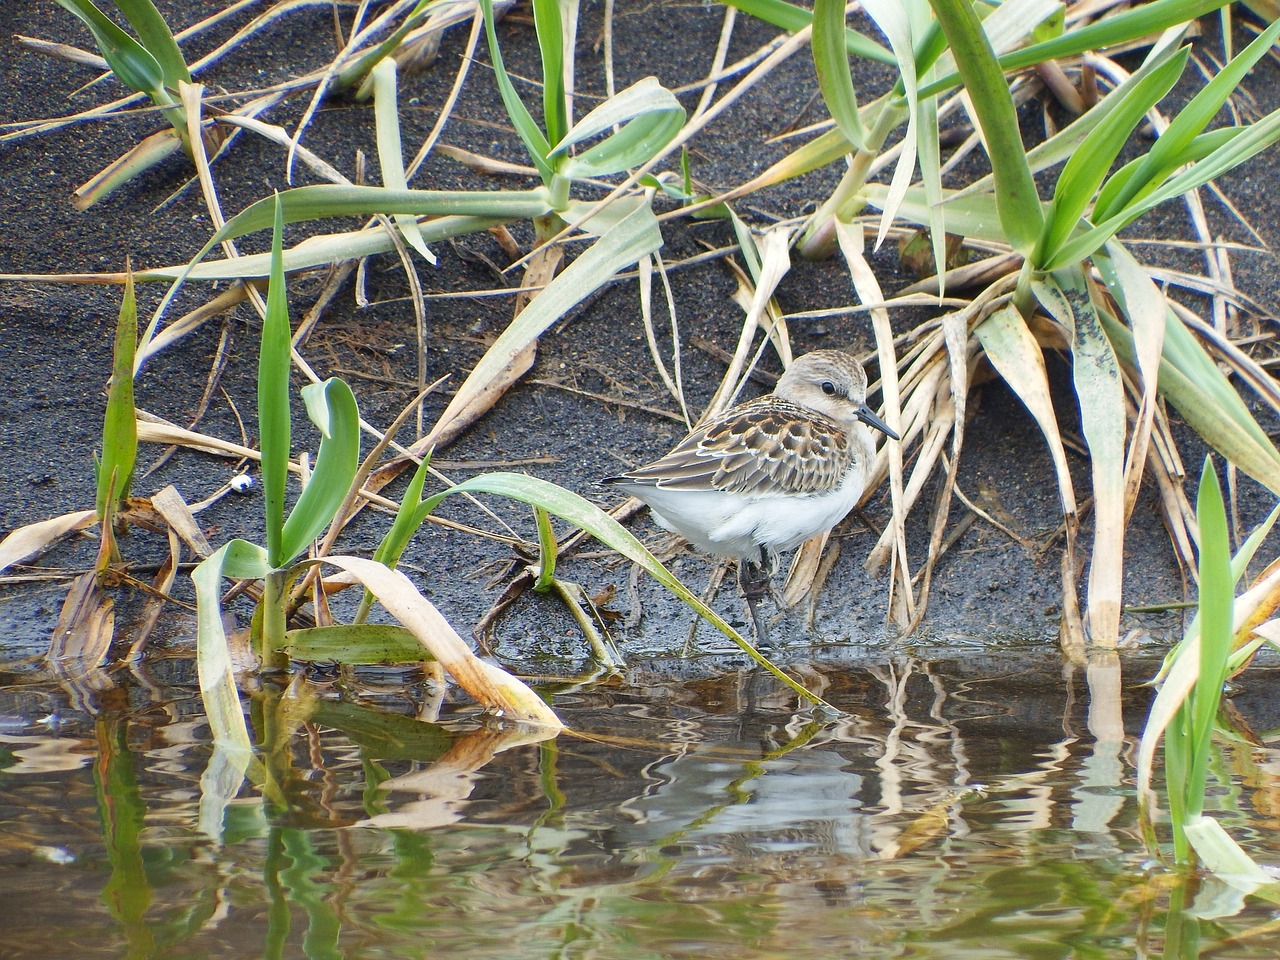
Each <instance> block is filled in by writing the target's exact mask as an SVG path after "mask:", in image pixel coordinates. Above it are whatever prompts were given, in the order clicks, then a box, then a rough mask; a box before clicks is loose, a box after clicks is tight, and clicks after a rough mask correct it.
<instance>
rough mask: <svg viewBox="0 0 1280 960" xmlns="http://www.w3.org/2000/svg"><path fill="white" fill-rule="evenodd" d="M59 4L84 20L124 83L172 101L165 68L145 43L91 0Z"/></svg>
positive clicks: (103, 53) (117, 75) (62, 0)
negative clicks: (167, 88)
mask: <svg viewBox="0 0 1280 960" xmlns="http://www.w3.org/2000/svg"><path fill="white" fill-rule="evenodd" d="M58 5H59V6H61V7H62V8H63V9H65V10H69V11H70V12H71V13H73V14H75V15H76V16H77V17H79V18H80V19H81V20H82V21H84V24H85V26H87V27H88V28H89V30H90V32H91V33H92V34H93V39H94V41H95V42H96V43H97V44H98V50H99V51H101V53H102V56H103V58H104V59H105V60H106V61H107V65H108V66H109V67H111V72H112V73H114V74H115V75H116V77H117V78H118V79H119V80H120V82H121V83H123V84H124V85H125V86H126V87H128V88H130V89H131V90H136V91H138V92H139V93H145V94H147V95H148V96H149V97H151V98H153V99H156V98H163V99H164V100H165V102H172V101H171V98H169V97H166V96H165V94H164V70H163V69H162V68H161V66H160V64H159V63H157V62H156V58H155V57H153V56H152V55H151V54H150V53H148V52H147V50H146V48H144V47H143V46H142V44H140V43H138V41H137V40H135V39H133V37H131V36H129V35H128V34H127V33H125V32H124V31H123V30H121V29H120V28H119V27H118V26H116V24H115V23H114V22H113V21H112V20H111V19H110V18H109V17H107V15H106V14H104V13H103V12H102V11H101V10H99V9H98V8H97V7H95V6H94V5H93V4H92V3H91V2H90V0H58Z"/></svg>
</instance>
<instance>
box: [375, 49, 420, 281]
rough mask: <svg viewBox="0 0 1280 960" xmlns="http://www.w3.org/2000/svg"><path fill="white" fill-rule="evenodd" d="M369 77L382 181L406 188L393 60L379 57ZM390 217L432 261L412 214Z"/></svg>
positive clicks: (409, 239)
mask: <svg viewBox="0 0 1280 960" xmlns="http://www.w3.org/2000/svg"><path fill="white" fill-rule="evenodd" d="M372 79H373V120H374V128H375V138H376V140H377V143H378V167H379V169H380V170H381V172H382V183H383V185H384V186H385V187H387V188H388V189H390V190H407V189H409V182H408V180H406V179H405V175H404V149H403V147H402V146H401V143H400V113H399V110H398V104H397V102H396V62H395V60H393V59H392V58H390V57H388V58H387V59H385V60H383V61H381V62H380V63H379V64H378V65H377V66H376V67H374V68H373V73H372ZM393 218H394V220H395V222H396V226H397V227H398V228H399V229H400V235H401V236H403V237H404V239H405V242H406V243H407V244H409V246H411V247H413V249H414V250H417V251H418V253H419V254H421V255H422V258H423V259H424V260H426V261H427V262H428V263H431V264H434V263H435V262H436V257H435V254H433V253H432V252H431V251H430V250H428V249H427V245H426V243H425V242H424V241H423V239H422V234H421V233H420V232H419V231H418V223H417V221H416V220H415V219H414V218H413V216H412V215H411V214H407V213H397V214H393Z"/></svg>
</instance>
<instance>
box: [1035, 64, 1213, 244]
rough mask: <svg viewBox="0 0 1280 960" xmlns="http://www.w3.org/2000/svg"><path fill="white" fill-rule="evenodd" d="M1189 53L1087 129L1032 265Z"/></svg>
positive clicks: (1069, 224) (1063, 232)
mask: <svg viewBox="0 0 1280 960" xmlns="http://www.w3.org/2000/svg"><path fill="white" fill-rule="evenodd" d="M1189 54H1190V49H1189V48H1183V49H1182V50H1180V51H1178V53H1177V54H1175V55H1174V56H1172V57H1170V58H1169V59H1168V60H1167V61H1165V62H1164V63H1162V64H1161V65H1160V66H1159V67H1157V68H1156V69H1155V70H1153V71H1152V72H1151V73H1150V74H1148V75H1147V76H1145V77H1144V78H1143V79H1142V80H1141V81H1140V82H1139V83H1137V84H1135V85H1133V86H1132V87H1130V88H1129V89H1128V90H1127V91H1126V92H1125V95H1124V99H1123V101H1122V102H1120V103H1119V104H1118V105H1117V106H1116V107H1115V109H1113V110H1111V111H1110V112H1109V113H1108V114H1107V116H1106V117H1105V118H1104V119H1103V121H1102V122H1101V123H1099V124H1098V125H1097V126H1096V127H1094V128H1093V130H1092V131H1090V133H1089V135H1088V136H1087V137H1085V139H1084V142H1083V143H1081V144H1080V146H1079V148H1078V149H1077V150H1076V151H1075V152H1074V153H1073V154H1072V155H1071V159H1070V160H1068V161H1067V165H1066V166H1065V167H1064V168H1063V170H1062V174H1061V175H1060V176H1059V177H1058V183H1057V186H1056V187H1055V188H1054V192H1053V202H1052V204H1051V205H1050V207H1049V215H1048V218H1047V223H1046V225H1045V232H1044V234H1043V235H1042V236H1041V238H1040V242H1039V243H1038V244H1037V245H1036V250H1035V253H1034V254H1033V255H1032V261H1031V262H1032V266H1034V267H1036V268H1037V269H1039V268H1041V267H1043V265H1044V264H1045V263H1046V262H1047V261H1048V260H1051V259H1052V258H1053V255H1054V254H1055V253H1056V252H1057V251H1058V249H1059V248H1060V247H1061V246H1062V244H1063V243H1064V242H1066V240H1067V238H1068V237H1070V236H1071V234H1072V232H1073V231H1074V230H1075V229H1076V227H1077V226H1078V225H1079V223H1080V218H1081V217H1082V216H1083V215H1084V212H1085V210H1086V209H1087V208H1088V206H1089V204H1090V203H1091V202H1092V201H1093V198H1094V194H1095V193H1096V192H1097V190H1098V187H1099V186H1100V185H1101V184H1102V181H1103V178H1104V177H1106V175H1107V173H1108V171H1110V169H1111V164H1112V163H1113V162H1114V161H1115V158H1116V157H1117V156H1119V155H1120V151H1121V150H1122V149H1124V145H1125V144H1126V143H1127V142H1128V141H1129V136H1130V134H1132V133H1133V130H1134V128H1135V127H1137V125H1138V124H1139V123H1141V122H1142V118H1143V117H1144V116H1145V115H1146V113H1147V111H1148V110H1150V109H1151V108H1152V107H1153V106H1155V104H1157V103H1158V102H1159V101H1160V100H1162V99H1163V98H1164V96H1165V94H1167V93H1168V92H1169V91H1170V90H1171V89H1172V88H1173V85H1174V84H1175V83H1176V82H1177V80H1178V77H1180V76H1181V75H1182V70H1183V68H1184V67H1185V66H1186V62H1187V56H1188V55H1189ZM1113 96H1114V95H1113ZM1108 99H1110V98H1108Z"/></svg>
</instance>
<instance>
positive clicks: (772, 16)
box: [723, 0, 898, 69]
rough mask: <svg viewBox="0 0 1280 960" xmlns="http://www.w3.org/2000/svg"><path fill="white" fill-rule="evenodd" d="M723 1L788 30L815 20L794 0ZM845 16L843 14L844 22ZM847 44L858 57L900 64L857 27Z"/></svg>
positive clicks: (847, 37) (846, 36) (794, 30)
mask: <svg viewBox="0 0 1280 960" xmlns="http://www.w3.org/2000/svg"><path fill="white" fill-rule="evenodd" d="M723 2H724V5H725V6H727V7H736V8H737V9H739V10H741V11H742V12H743V13H746V14H750V15H751V16H753V17H756V18H758V19H760V20H763V21H764V22H765V23H771V24H773V25H774V26H775V27H779V28H781V29H783V30H786V31H787V32H788V33H799V32H800V31H801V30H803V29H804V28H805V27H807V26H809V24H811V23H813V13H812V12H810V11H808V10H806V9H804V8H803V7H798V6H796V5H795V4H793V3H786V2H784V0H723ZM843 19H844V18H843V16H842V17H841V21H842V22H843ZM844 46H845V50H847V51H848V52H849V53H850V54H852V55H853V56H855V57H865V58H866V59H868V60H875V61H876V62H878V63H883V64H887V65H888V66H891V67H896V66H897V65H898V61H897V58H896V57H894V55H893V54H892V53H890V52H889V51H888V50H886V49H885V48H884V47H882V46H880V44H878V43H876V42H875V41H874V40H872V39H871V38H869V37H865V36H863V35H862V34H860V33H858V32H857V31H856V30H845V32H844ZM846 69H847V64H846Z"/></svg>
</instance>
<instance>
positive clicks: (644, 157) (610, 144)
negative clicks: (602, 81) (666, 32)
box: [551, 77, 685, 179]
mask: <svg viewBox="0 0 1280 960" xmlns="http://www.w3.org/2000/svg"><path fill="white" fill-rule="evenodd" d="M684 118H685V112H684V107H682V106H681V105H680V101H679V100H677V99H676V95H675V94H674V93H672V92H671V91H670V90H668V89H666V88H665V87H663V86H662V84H660V83H659V82H658V80H657V78H656V77H645V78H644V79H642V80H640V81H638V82H636V83H634V84H632V85H631V86H630V87H628V88H627V89H626V90H623V91H621V92H620V93H618V94H617V95H615V96H613V97H610V98H609V99H608V100H606V101H605V102H604V103H602V104H600V106H598V107H596V108H595V109H594V110H592V111H591V112H590V113H588V114H587V115H586V116H585V117H583V118H582V119H581V120H579V121H578V122H577V123H576V124H574V126H573V129H572V130H570V131H569V132H568V133H566V134H565V135H564V137H563V138H562V139H561V140H560V141H559V142H558V143H557V144H556V145H555V146H554V147H553V148H552V150H551V154H552V156H556V155H560V154H565V153H566V152H567V151H568V149H569V147H570V146H572V145H574V144H579V143H583V142H585V141H587V140H590V139H591V138H592V137H596V136H599V135H600V134H602V133H604V132H605V131H607V130H611V129H612V128H613V127H614V126H615V125H616V124H625V126H623V127H622V129H620V130H618V131H617V132H616V133H613V134H612V135H610V136H609V137H607V138H606V139H605V140H603V141H602V142H600V143H598V144H596V145H595V146H593V147H590V148H589V149H587V150H585V151H583V152H582V153H580V154H578V155H577V156H574V157H567V156H566V157H565V159H564V161H563V164H562V166H561V168H560V172H561V174H562V175H563V176H566V177H570V178H573V179H581V178H583V177H604V176H609V175H610V174H614V173H620V172H621V171H623V170H626V169H629V168H631V167H637V166H640V165H641V164H642V163H645V162H646V161H648V160H649V159H650V158H651V157H653V155H654V154H656V153H657V152H658V151H659V150H661V149H662V148H663V147H665V146H666V145H667V144H668V143H670V142H671V138H672V137H674V136H675V135H676V133H677V132H679V130H680V127H681V126H683V124H684Z"/></svg>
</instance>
